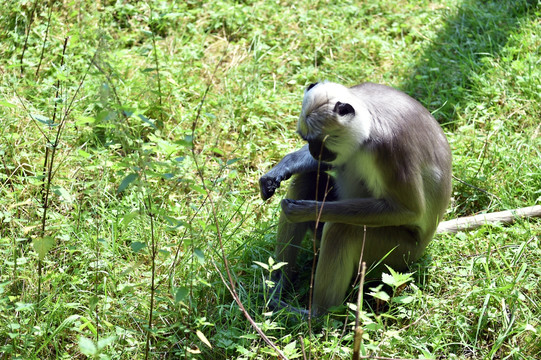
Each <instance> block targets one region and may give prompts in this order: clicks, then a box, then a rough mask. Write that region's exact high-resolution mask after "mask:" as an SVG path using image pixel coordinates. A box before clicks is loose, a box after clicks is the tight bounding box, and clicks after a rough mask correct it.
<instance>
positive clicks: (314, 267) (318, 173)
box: [308, 135, 330, 358]
mask: <svg viewBox="0 0 541 360" xmlns="http://www.w3.org/2000/svg"><path fill="white" fill-rule="evenodd" d="M328 137H329V135H327V136H325V138H324V139H323V141H322V142H321V149H320V150H319V158H318V160H317V176H316V196H315V198H316V223H315V225H314V237H313V238H312V246H313V249H312V250H313V252H314V259H313V260H312V270H311V273H310V291H309V292H308V334H310V336H311V335H312V295H313V291H314V278H315V269H316V260H317V252H318V250H317V247H316V242H317V241H316V240H317V239H316V238H317V229H318V227H319V222H320V219H321V214H322V212H323V205H324V204H325V200H326V199H327V195H328V194H329V181H330V176H327V184H326V185H325V194H324V195H323V201H322V202H321V207H320V208H319V209H318V208H317V198H318V195H319V194H318V193H319V175H320V171H321V155H322V153H323V146H324V145H325V141H326V140H327V138H328ZM308 357H309V358H311V357H312V342H311V341H310V347H309V348H308Z"/></svg>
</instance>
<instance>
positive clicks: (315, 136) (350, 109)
mask: <svg viewBox="0 0 541 360" xmlns="http://www.w3.org/2000/svg"><path fill="white" fill-rule="evenodd" d="M369 131H370V114H369V113H368V110H366V106H365V105H364V104H363V103H362V101H361V100H360V99H359V98H358V97H356V96H355V95H354V94H353V93H352V92H351V90H350V89H348V88H347V87H345V86H342V85H339V84H335V83H331V82H324V83H315V84H311V85H310V86H308V88H307V89H306V91H305V92H304V99H303V101H302V111H301V115H300V117H299V123H298V127H297V132H298V133H299V135H300V136H301V137H302V138H303V139H304V140H306V141H307V142H308V147H309V149H310V154H311V155H312V156H313V157H314V158H315V159H316V160H319V159H321V161H323V162H327V163H331V164H333V165H340V164H343V163H345V162H346V161H347V160H348V159H349V158H350V156H351V155H352V154H353V153H355V152H356V151H357V150H358V148H359V146H360V144H362V143H363V142H364V141H365V140H366V139H368V135H369Z"/></svg>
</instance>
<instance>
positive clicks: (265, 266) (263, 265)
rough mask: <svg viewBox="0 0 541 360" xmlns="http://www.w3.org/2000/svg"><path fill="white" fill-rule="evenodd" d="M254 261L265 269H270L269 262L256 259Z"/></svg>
mask: <svg viewBox="0 0 541 360" xmlns="http://www.w3.org/2000/svg"><path fill="white" fill-rule="evenodd" d="M254 263H256V264H257V265H259V266H261V267H262V268H263V269H265V270H269V265H268V264H265V263H262V262H260V261H254Z"/></svg>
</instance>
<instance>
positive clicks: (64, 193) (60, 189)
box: [53, 186, 73, 203]
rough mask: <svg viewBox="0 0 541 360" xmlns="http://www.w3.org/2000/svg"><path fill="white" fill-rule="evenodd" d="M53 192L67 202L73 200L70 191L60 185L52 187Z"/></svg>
mask: <svg viewBox="0 0 541 360" xmlns="http://www.w3.org/2000/svg"><path fill="white" fill-rule="evenodd" d="M53 192H54V193H55V194H56V195H58V196H60V197H62V199H64V201H66V202H67V203H72V202H73V198H72V197H71V195H70V193H69V192H68V191H67V190H66V189H64V188H63V187H62V186H55V187H54V189H53Z"/></svg>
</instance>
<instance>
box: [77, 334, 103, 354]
mask: <svg viewBox="0 0 541 360" xmlns="http://www.w3.org/2000/svg"><path fill="white" fill-rule="evenodd" d="M79 350H80V351H81V352H82V353H83V354H85V355H86V356H92V357H94V356H96V355H98V348H97V347H96V344H94V342H93V341H92V340H90V339H89V338H86V337H84V336H81V337H80V338H79Z"/></svg>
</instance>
